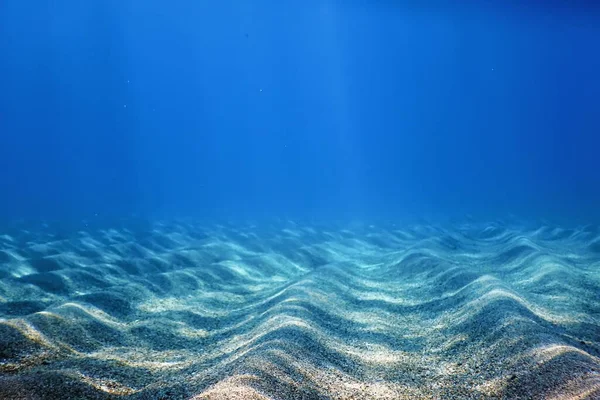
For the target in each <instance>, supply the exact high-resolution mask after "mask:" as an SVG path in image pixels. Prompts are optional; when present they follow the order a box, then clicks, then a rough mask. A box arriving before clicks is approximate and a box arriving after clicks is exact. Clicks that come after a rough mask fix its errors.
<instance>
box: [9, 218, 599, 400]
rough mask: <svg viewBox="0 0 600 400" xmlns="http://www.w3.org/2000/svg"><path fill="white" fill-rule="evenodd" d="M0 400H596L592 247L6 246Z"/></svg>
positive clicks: (466, 237) (341, 233) (298, 242)
mask: <svg viewBox="0 0 600 400" xmlns="http://www.w3.org/2000/svg"><path fill="white" fill-rule="evenodd" d="M0 398H2V399H66V398H97V399H104V398H133V399H137V398H140V399H179V398H181V399H192V398H193V399H451V398H455V399H469V398H473V399H488V398H490V399H491V398H502V399H555V400H558V399H598V398H600V233H599V230H598V228H596V227H585V228H581V229H577V230H565V229H560V228H554V227H545V226H544V227H540V228H538V229H529V230H528V229H522V228H515V227H509V226H507V225H506V226H505V225H502V224H497V223H496V224H488V225H475V224H470V225H455V226H450V227H445V228H443V227H438V226H433V225H427V226H425V225H419V226H411V227H404V228H400V227H394V226H388V227H366V226H365V227H354V228H349V229H343V228H340V227H319V228H317V227H312V228H311V227H306V226H297V225H295V224H293V223H286V224H281V225H280V226H270V227H269V226H263V227H255V226H251V225H247V226H244V227H230V226H212V227H206V226H195V225H192V224H187V223H178V224H165V223H156V224H153V225H152V226H149V227H147V228H140V227H138V228H129V229H125V228H120V229H118V230H117V229H114V230H96V231H91V230H90V231H88V232H83V231H81V232H78V233H74V234H68V235H65V234H61V235H58V234H53V233H52V230H51V229H44V230H43V231H39V232H35V231H26V230H18V231H14V232H12V233H10V234H6V235H3V236H1V237H0Z"/></svg>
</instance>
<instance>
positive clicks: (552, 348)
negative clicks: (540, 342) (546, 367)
mask: <svg viewBox="0 0 600 400" xmlns="http://www.w3.org/2000/svg"><path fill="white" fill-rule="evenodd" d="M569 353H574V354H578V355H581V356H583V357H584V358H588V359H589V360H590V361H593V362H596V363H598V364H599V365H600V358H599V357H595V356H592V355H590V354H589V353H587V352H585V351H583V350H581V349H578V348H577V347H573V346H567V345H561V344H551V345H547V346H544V347H539V348H536V349H534V350H533V351H532V354H531V355H532V357H533V358H534V359H535V360H537V362H538V363H546V362H548V361H550V360H552V359H553V358H556V357H559V356H562V355H565V354H569Z"/></svg>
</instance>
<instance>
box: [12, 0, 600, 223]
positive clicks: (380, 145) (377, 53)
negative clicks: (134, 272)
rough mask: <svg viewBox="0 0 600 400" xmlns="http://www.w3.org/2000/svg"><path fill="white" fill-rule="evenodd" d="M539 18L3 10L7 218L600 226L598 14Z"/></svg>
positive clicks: (376, 10)
mask: <svg viewBox="0 0 600 400" xmlns="http://www.w3.org/2000/svg"><path fill="white" fill-rule="evenodd" d="M541 3H542V2H539V4H538V3H535V4H534V3H533V2H530V4H527V3H525V4H526V5H520V6H516V5H508V4H509V3H508V2H479V4H476V2H466V3H462V5H461V6H460V7H456V6H455V7H454V8H453V7H450V6H449V5H448V4H446V3H442V2H431V3H428V5H427V6H425V5H419V6H417V5H415V4H416V2H415V3H414V4H413V3H406V2H405V3H402V2H393V1H347V2H333V1H309V2H275V1H255V2H242V1H240V2H232V1H217V2H214V1H211V2H209V1H191V0H190V1H183V0H182V1H174V2H164V1H156V0H144V1H142V0H118V1H117V0H103V1H75V0H64V1H49V0H35V1H34V0H3V1H2V2H0V217H1V218H9V219H12V218H55V219H56V218H58V219H61V218H64V219H67V218H75V219H78V218H92V217H94V216H96V215H98V216H100V217H102V216H107V215H110V216H126V215H130V214H136V215H148V216H152V215H161V216H184V215H190V216H200V217H206V218H213V217H217V218H218V217H231V216H234V217H235V216H251V217H260V216H283V217H290V218H294V217H305V216H309V217H335V218H338V217H341V218H345V217H352V218H368V217H381V216H384V217H385V216H389V217H391V216H398V215H400V216H418V215H428V214H436V215H464V214H473V215H483V216H486V217H489V216H493V217H496V216H498V217H502V216H503V215H507V214H509V213H513V214H517V215H523V216H527V217H542V218H561V219H562V218H574V219H578V220H584V221H590V222H591V221H598V217H599V216H600V212H599V208H598V204H600V173H599V172H598V171H600V168H599V162H598V155H597V154H598V152H599V149H600V75H599V73H600V51H598V48H599V46H600V11H599V10H598V9H597V8H596V7H593V6H591V5H590V4H592V3H589V4H587V3H585V2H570V3H569V2H566V1H565V2H544V4H543V5H540V4H541ZM465 4H468V5H465ZM481 4H485V6H482V5H481ZM567 4H570V5H567Z"/></svg>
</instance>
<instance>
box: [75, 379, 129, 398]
mask: <svg viewBox="0 0 600 400" xmlns="http://www.w3.org/2000/svg"><path fill="white" fill-rule="evenodd" d="M78 375H79V377H80V379H81V380H82V381H83V382H85V383H87V384H88V385H90V386H92V387H94V388H95V389H97V390H98V391H100V392H103V393H107V394H110V395H115V396H128V395H132V394H134V393H136V392H138V390H135V389H133V388H130V387H128V386H125V385H123V384H121V383H119V382H116V381H114V380H112V379H102V378H93V377H91V376H87V375H84V374H78Z"/></svg>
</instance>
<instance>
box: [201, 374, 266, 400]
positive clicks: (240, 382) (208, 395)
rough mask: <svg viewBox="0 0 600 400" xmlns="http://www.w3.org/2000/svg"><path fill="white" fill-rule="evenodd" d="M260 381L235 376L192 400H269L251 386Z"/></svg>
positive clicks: (246, 376)
mask: <svg viewBox="0 0 600 400" xmlns="http://www.w3.org/2000/svg"><path fill="white" fill-rule="evenodd" d="M259 380H260V379H259V378H258V377H256V376H253V375H236V376H232V377H230V378H227V379H225V380H223V381H220V382H219V383H217V384H215V385H214V386H212V387H211V388H209V389H208V390H206V391H204V392H203V393H201V394H199V395H197V396H194V398H193V400H271V397H269V396H265V395H263V394H261V393H259V392H258V391H257V390H256V389H254V388H253V387H252V386H251V384H252V383H253V382H257V381H259Z"/></svg>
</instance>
